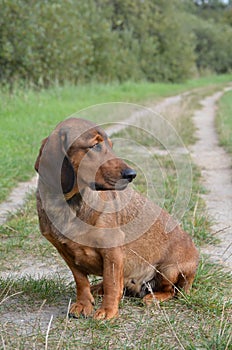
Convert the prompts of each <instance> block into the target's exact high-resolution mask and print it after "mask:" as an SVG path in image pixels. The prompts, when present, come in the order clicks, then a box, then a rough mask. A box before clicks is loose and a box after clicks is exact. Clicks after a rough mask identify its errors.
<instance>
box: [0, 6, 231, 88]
mask: <svg viewBox="0 0 232 350" xmlns="http://www.w3.org/2000/svg"><path fill="white" fill-rule="evenodd" d="M202 3H204V2H202ZM28 4H29V3H28V0H0V67H1V68H0V83H5V84H8V85H10V87H13V85H14V84H15V82H17V81H24V83H26V84H30V85H33V86H39V87H41V86H42V87H47V86H49V85H51V84H54V83H59V84H63V83H64V82H65V81H70V82H72V83H74V84H77V83H80V82H84V81H91V80H97V81H102V82H109V81H113V80H118V81H125V80H128V79H133V80H141V79H146V80H150V81H171V82H178V81H181V80H184V79H186V78H188V77H190V76H192V75H193V74H194V73H195V66H196V65H197V68H198V69H200V70H202V69H203V70H204V69H208V70H211V71H214V72H228V71H230V69H231V66H232V63H231V57H232V55H231V48H230V47H231V45H228V42H231V40H232V28H231V18H230V13H231V12H230V11H231V9H230V8H229V6H225V5H224V6H222V5H221V6H219V5H218V6H216V7H215V6H214V7H213V6H211V7H209V6H208V7H205V6H203V4H201V2H197V4H194V2H193V1H190V0H186V1H185V2H183V1H181V0H172V1H166V0H145V1H141V0H135V1H134V0H80V1H74V0H69V1H63V0H51V1H35V0H33V1H30V6H28ZM192 18H194V21H192ZM210 21H211V22H210ZM193 22H194V25H193V26H191V25H190V24H191V23H193ZM205 53H206V56H207V58H205Z"/></svg>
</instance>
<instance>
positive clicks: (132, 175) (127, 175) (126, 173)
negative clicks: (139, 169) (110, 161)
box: [122, 168, 137, 182]
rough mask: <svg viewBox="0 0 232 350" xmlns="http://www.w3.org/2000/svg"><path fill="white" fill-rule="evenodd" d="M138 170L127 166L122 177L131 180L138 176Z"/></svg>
mask: <svg viewBox="0 0 232 350" xmlns="http://www.w3.org/2000/svg"><path fill="white" fill-rule="evenodd" d="M136 175H137V174H136V172H135V171H134V170H133V169H130V168H127V169H124V170H123V171H122V178H123V179H126V180H127V181H129V182H131V181H132V180H133V179H134V178H135V177H136Z"/></svg>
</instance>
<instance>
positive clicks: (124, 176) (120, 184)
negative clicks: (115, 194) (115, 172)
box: [89, 168, 136, 191]
mask: <svg viewBox="0 0 232 350" xmlns="http://www.w3.org/2000/svg"><path fill="white" fill-rule="evenodd" d="M120 175H121V177H120V178H119V179H118V180H115V179H114V178H111V177H108V176H107V177H104V178H103V183H100V182H98V181H95V182H91V183H90V185H89V186H90V188H91V189H92V190H94V191H107V190H108V191H109V190H114V191H122V190H124V189H125V188H126V187H127V186H128V184H129V183H130V182H132V181H133V179H134V178H135V177H136V172H135V171H134V170H133V169H131V168H125V169H123V170H122V171H121V174H120Z"/></svg>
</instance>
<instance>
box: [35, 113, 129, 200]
mask: <svg viewBox="0 0 232 350" xmlns="http://www.w3.org/2000/svg"><path fill="white" fill-rule="evenodd" d="M35 169H36V171H37V172H38V173H39V175H40V176H41V178H42V180H43V181H44V182H45V183H46V184H47V185H48V186H51V188H53V189H56V190H57V189H58V188H60V186H61V188H62V191H63V193H65V194H67V197H69V196H72V195H74V194H75V193H77V192H80V191H81V190H82V189H84V188H85V187H89V188H91V189H93V190H123V189H125V188H126V187H127V185H128V183H129V182H131V181H132V180H133V179H134V178H135V176H136V172H135V171H134V170H133V169H132V168H130V167H129V166H128V165H127V164H126V163H125V162H124V161H123V160H122V159H120V158H118V157H116V156H115V154H114V153H113V151H112V142H111V140H110V139H109V138H108V136H107V135H106V133H105V132H104V131H103V130H102V129H101V128H100V127H98V126H97V125H95V124H94V123H92V122H89V121H87V120H83V119H78V118H70V119H67V120H65V121H63V122H61V123H60V124H58V126H57V127H56V128H55V130H54V131H53V132H52V133H51V135H50V136H49V137H48V138H46V139H45V140H43V141H42V146H41V148H40V152H39V155H38V157H37V160H36V163H35Z"/></svg>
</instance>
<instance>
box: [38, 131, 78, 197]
mask: <svg viewBox="0 0 232 350" xmlns="http://www.w3.org/2000/svg"><path fill="white" fill-rule="evenodd" d="M67 133H68V130H67V129H66V128H64V129H63V128H62V129H60V130H59V131H58V132H57V130H56V131H54V132H52V134H51V135H50V136H49V137H47V138H46V139H44V140H43V141H42V145H41V147H40V151H39V155H38V157H37V159H36V162H35V170H36V171H37V172H38V173H39V175H40V176H41V179H42V180H43V182H44V183H45V184H46V185H48V186H49V187H51V188H52V189H53V190H55V191H58V192H59V191H60V189H61V190H62V192H63V193H64V194H68V195H67V198H68V199H69V198H71V197H72V196H71V194H70V195H69V193H72V195H74V194H75V193H76V192H77V190H75V192H74V187H75V173H74V169H73V166H72V164H71V162H70V160H69V157H68V155H67V150H68V146H69V145H68V142H67Z"/></svg>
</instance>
